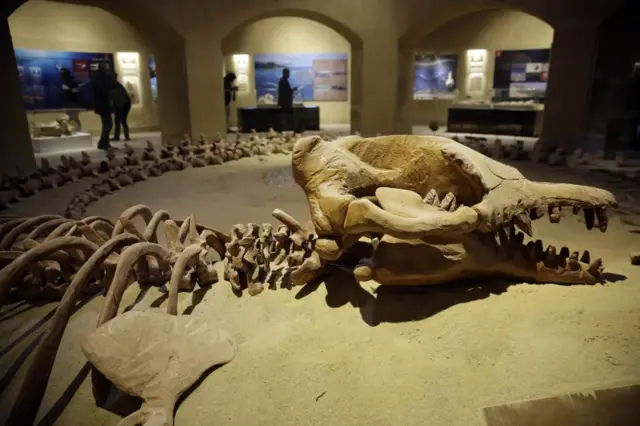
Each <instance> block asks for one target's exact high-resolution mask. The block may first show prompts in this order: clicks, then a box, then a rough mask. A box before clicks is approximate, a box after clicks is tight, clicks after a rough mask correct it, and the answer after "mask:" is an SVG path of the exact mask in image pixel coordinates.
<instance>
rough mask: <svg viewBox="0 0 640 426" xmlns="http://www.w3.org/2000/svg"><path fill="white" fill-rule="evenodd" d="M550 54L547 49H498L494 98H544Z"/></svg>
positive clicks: (494, 76) (494, 77)
mask: <svg viewBox="0 0 640 426" xmlns="http://www.w3.org/2000/svg"><path fill="white" fill-rule="evenodd" d="M550 56H551V50H550V49H528V50H498V51H497V52H496V57H495V70H494V74H493V88H494V90H495V91H496V97H500V98H507V99H537V98H544V96H545V93H546V91H547V80H548V76H549V61H550Z"/></svg>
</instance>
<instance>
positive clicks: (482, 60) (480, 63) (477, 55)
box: [467, 49, 487, 73]
mask: <svg viewBox="0 0 640 426" xmlns="http://www.w3.org/2000/svg"><path fill="white" fill-rule="evenodd" d="M486 65H487V50H486V49H469V50H467V72H468V73H483V72H484V71H485V68H486Z"/></svg>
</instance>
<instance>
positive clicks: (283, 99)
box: [278, 68, 296, 109]
mask: <svg viewBox="0 0 640 426" xmlns="http://www.w3.org/2000/svg"><path fill="white" fill-rule="evenodd" d="M289 75H290V72H289V68H285V69H283V70H282V77H281V78H280V81H279V82H278V106H279V107H280V108H284V109H290V108H293V92H295V90H296V89H295V88H293V89H292V88H291V84H289Z"/></svg>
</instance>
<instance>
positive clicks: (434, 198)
mask: <svg viewBox="0 0 640 426" xmlns="http://www.w3.org/2000/svg"><path fill="white" fill-rule="evenodd" d="M424 202H425V203H427V204H431V205H434V206H439V205H440V199H439V198H438V193H437V192H436V190H435V189H432V190H431V191H429V193H427V195H426V197H424Z"/></svg>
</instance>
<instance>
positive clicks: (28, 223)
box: [0, 214, 63, 250]
mask: <svg viewBox="0 0 640 426" xmlns="http://www.w3.org/2000/svg"><path fill="white" fill-rule="evenodd" d="M52 219H58V220H59V219H63V218H62V216H59V215H57V214H50V215H41V216H36V217H32V218H30V219H27V220H25V221H24V222H22V223H20V224H19V225H17V226H16V227H14V228H13V229H12V230H11V231H9V233H7V234H6V235H5V236H4V238H2V241H0V250H9V249H10V248H11V246H12V245H13V242H14V241H15V240H16V238H18V237H19V236H20V234H23V233H25V232H26V231H28V230H30V229H31V228H32V227H34V226H38V225H40V224H42V223H44V222H48V221H50V220H52Z"/></svg>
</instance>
